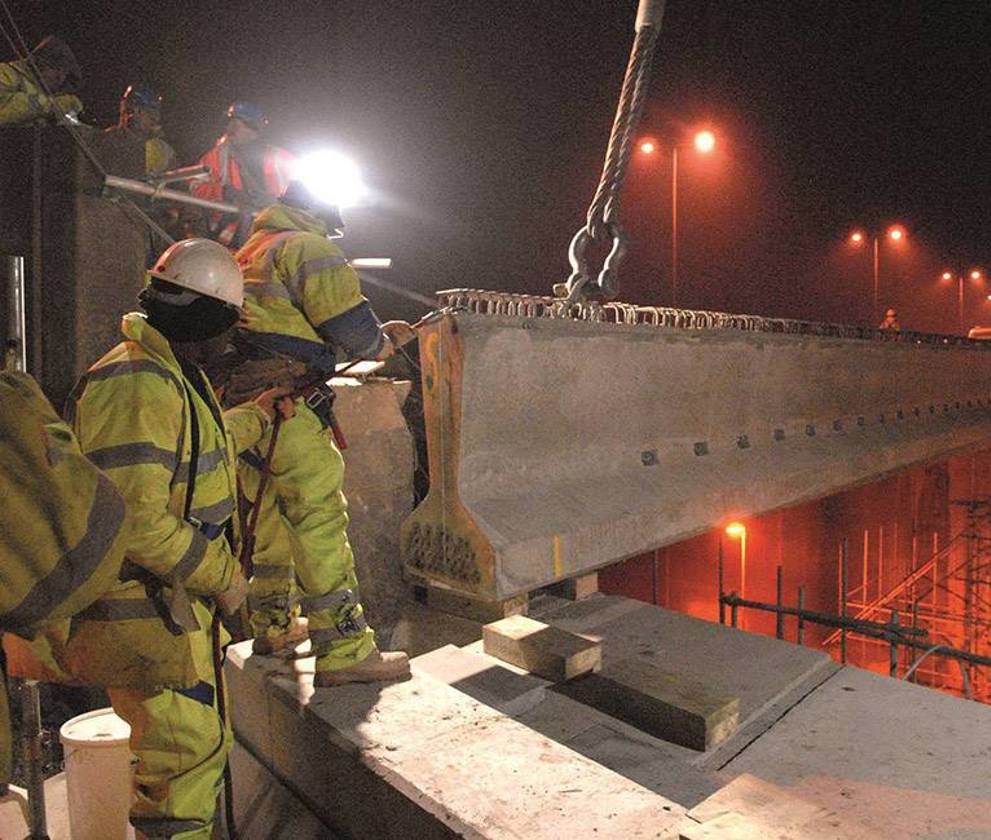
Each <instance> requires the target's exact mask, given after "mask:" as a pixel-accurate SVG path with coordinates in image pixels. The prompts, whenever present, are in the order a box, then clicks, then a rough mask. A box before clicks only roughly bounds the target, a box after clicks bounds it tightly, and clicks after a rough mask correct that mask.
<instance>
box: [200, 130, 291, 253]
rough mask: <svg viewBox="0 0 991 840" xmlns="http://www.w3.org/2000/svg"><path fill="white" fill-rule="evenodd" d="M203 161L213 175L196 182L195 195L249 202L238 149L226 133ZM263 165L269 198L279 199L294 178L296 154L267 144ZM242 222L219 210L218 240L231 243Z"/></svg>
mask: <svg viewBox="0 0 991 840" xmlns="http://www.w3.org/2000/svg"><path fill="white" fill-rule="evenodd" d="M199 163H200V165H201V166H206V167H208V168H209V170H210V176H209V178H207V179H206V180H205V181H200V182H198V183H195V184H193V186H192V192H193V195H195V196H198V197H199V198H205V199H208V200H210V201H228V202H229V201H235V202H237V201H238V199H239V198H240V202H239V203H245V202H246V201H247V197H246V196H245V195H244V192H245V185H244V179H243V178H242V176H241V165H240V163H239V162H238V159H237V152H236V151H234V150H232V149H231V143H230V141H229V139H228V137H227V135H226V134H225V135H224V136H223V137H221V138H220V139H219V140H218V141H217V142H216V144H215V145H214V147H213V148H212V149H210V151H208V152H207V153H206V154H205V155H203V157H201V158H200V160H199ZM262 168H263V173H262V174H263V180H264V189H265V192H266V193H267V194H268V198H269V200H272V199H276V198H278V197H279V196H280V195H282V193H283V191H284V190H285V188H286V187H287V186H289V182H290V181H291V180H292V170H293V155H292V154H291V153H290V152H288V151H286V150H285V149H280V148H279V147H278V146H266V147H265V153H264V157H263V164H262ZM264 203H266V204H267V203H268V202H267V201H266V202H264ZM248 209H261V208H260V207H256V208H248ZM239 224H240V219H237V218H229V217H224V216H223V215H222V214H220V213H215V214H214V215H213V216H212V218H211V227H213V228H216V229H217V239H218V241H220V242H222V243H223V244H224V245H230V244H231V242H232V241H233V239H234V235H235V234H236V232H237V228H238V225H239Z"/></svg>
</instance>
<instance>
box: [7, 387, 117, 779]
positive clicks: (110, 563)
mask: <svg viewBox="0 0 991 840" xmlns="http://www.w3.org/2000/svg"><path fill="white" fill-rule="evenodd" d="M0 405H2V406H3V411H0V442H2V443H0V497H2V498H3V520H2V527H0V633H17V634H18V635H21V636H25V637H31V636H33V635H34V633H35V631H36V630H38V629H39V627H40V626H41V625H42V624H47V623H50V622H57V621H61V620H64V619H68V618H69V616H71V615H73V614H74V613H77V612H79V611H80V610H82V609H84V608H85V607H88V606H89V605H90V604H92V603H93V602H94V601H95V600H96V599H97V598H98V597H99V596H101V595H102V594H103V593H105V592H106V591H107V590H109V589H110V588H111V587H112V586H113V585H114V583H115V582H116V580H117V573H118V572H119V571H120V566H121V561H122V560H123V558H124V549H125V542H126V539H127V534H126V531H125V529H124V527H123V523H124V499H123V498H122V497H121V495H120V493H119V492H118V491H117V489H116V488H115V487H114V485H113V483H112V482H111V481H110V480H109V479H108V478H107V477H106V476H105V475H103V474H102V473H101V472H100V471H99V470H98V469H97V468H96V467H95V466H93V464H92V463H90V462H89V461H88V460H87V459H86V458H85V456H84V455H83V454H82V452H80V450H79V444H78V443H77V442H76V438H75V436H74V435H73V434H72V431H71V430H70V429H69V427H68V426H67V425H66V424H65V423H64V422H62V420H61V418H60V417H59V416H58V415H57V414H56V413H55V410H54V409H53V408H52V406H51V405H50V404H49V402H48V400H47V399H45V396H44V394H42V392H41V388H39V387H38V383H36V382H35V381H34V380H33V379H32V378H31V377H30V376H28V375H27V374H23V373H0ZM10 740H11V738H10V725H9V719H8V712H7V691H6V686H5V685H4V679H3V674H2V673H0V786H2V785H4V784H6V783H7V782H8V781H9V780H10V767H11V749H10V748H11V743H10Z"/></svg>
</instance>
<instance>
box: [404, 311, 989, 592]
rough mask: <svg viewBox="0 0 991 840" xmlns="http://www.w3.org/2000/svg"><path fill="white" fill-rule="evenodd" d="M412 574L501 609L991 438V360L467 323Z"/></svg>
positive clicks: (484, 319) (649, 330) (430, 375)
mask: <svg viewBox="0 0 991 840" xmlns="http://www.w3.org/2000/svg"><path fill="white" fill-rule="evenodd" d="M420 347H421V359H422V364H423V382H424V416H425V420H426V425H427V437H428V449H429V456H430V465H431V468H430V473H431V477H432V482H431V488H430V494H428V496H427V498H426V499H425V500H424V501H423V502H422V503H421V505H420V506H419V507H418V508H417V510H416V511H415V512H414V513H413V515H412V516H411V517H410V519H409V520H408V521H407V522H406V523H405V525H404V526H403V555H404V563H405V565H406V567H407V569H408V570H409V571H410V573H411V574H414V575H416V576H418V577H420V578H423V579H427V580H434V581H437V582H439V583H443V584H445V585H448V586H451V587H454V588H456V589H460V590H461V591H465V592H476V593H480V594H484V595H485V596H486V597H488V598H491V599H494V600H501V599H505V598H508V597H511V596H513V595H515V594H518V593H520V592H525V591H529V590H533V589H536V588H539V587H541V586H544V585H547V584H550V583H553V582H554V581H557V580H561V579H563V578H567V577H573V576H576V575H579V574H583V573H586V572H589V571H593V570H595V569H596V568H598V567H601V566H602V565H604V564H607V563H610V562H615V561H617V560H620V559H622V558H624V557H628V556H632V555H635V554H638V553H641V552H643V551H645V550H648V549H651V548H656V547H659V546H663V545H668V544H672V543H675V542H678V541H680V540H683V539H685V538H687V537H690V536H692V535H694V534H697V533H700V532H702V531H705V530H708V529H710V528H712V527H714V526H715V525H718V524H719V523H720V522H722V521H724V520H725V519H727V518H729V517H731V516H748V515H752V514H757V513H761V512H765V511H769V510H773V509H775V508H779V507H784V506H787V505H793V504H796V503H798V502H801V501H805V500H809V499H813V498H818V497H821V496H825V495H828V494H830V493H834V492H836V491H838V490H840V489H842V488H845V487H850V486H852V485H855V484H858V483H862V482H865V481H868V480H872V479H876V478H879V477H881V476H883V475H885V474H887V473H890V472H892V471H894V470H897V469H901V468H904V467H907V466H909V465H912V464H916V463H921V462H925V461H930V460H937V459H940V458H945V457H947V456H948V455H950V454H951V453H953V452H957V451H960V450H963V449H966V448H968V447H976V446H979V445H982V444H985V445H986V443H987V440H988V439H989V438H991V347H981V346H949V345H945V346H930V345H922V344H914V343H911V342H891V341H870V340H861V339H837V338H825V337H813V336H803V335H786V334H771V333H756V332H743V331H736V330H711V331H705V330H678V329H671V328H658V327H652V326H627V325H617V324H595V323H588V322H577V321H568V320H547V319H532V320H526V319H522V318H509V317H501V316H479V315H469V314H457V315H454V316H451V317H449V318H446V319H442V320H440V321H438V322H436V323H435V324H433V325H431V326H429V327H428V328H426V330H425V332H424V334H423V335H421V339H420Z"/></svg>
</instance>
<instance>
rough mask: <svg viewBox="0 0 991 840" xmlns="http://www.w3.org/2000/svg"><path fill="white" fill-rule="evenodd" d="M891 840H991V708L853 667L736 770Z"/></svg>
mask: <svg viewBox="0 0 991 840" xmlns="http://www.w3.org/2000/svg"><path fill="white" fill-rule="evenodd" d="M726 770H727V772H731V773H752V774H753V775H755V776H759V777H761V778H763V779H765V780H767V781H769V782H772V783H774V784H777V785H782V786H786V787H787V786H790V787H791V788H792V789H793V790H794V791H795V792H796V793H798V794H800V795H801V796H803V797H804V798H806V799H809V800H811V801H814V802H817V803H820V804H822V805H823V806H826V807H832V808H834V809H837V810H846V811H849V812H855V813H857V814H859V815H861V816H862V817H864V818H865V819H867V820H868V821H870V822H871V823H872V824H874V825H877V826H878V827H883V828H884V830H885V831H886V832H887V833H886V834H885V836H886V837H933V838H935V837H940V838H950V837H960V838H964V837H966V838H976V837H982V838H991V708H989V707H988V706H984V705H980V704H978V703H971V702H966V701H961V700H959V699H957V698H954V697H950V696H948V695H945V694H941V693H939V692H936V691H933V690H931V689H927V688H924V687H922V686H915V685H911V684H909V683H905V682H902V681H900V680H892V679H889V678H887V677H882V676H879V675H877V674H873V673H870V672H868V671H862V670H860V669H857V668H852V667H845V668H843V669H842V670H841V671H839V672H837V673H836V674H834V675H833V676H831V677H830V678H829V679H828V680H827V681H826V682H825V683H823V684H822V685H821V686H820V687H819V688H818V689H816V690H815V691H814V692H812V693H811V694H810V695H809V696H807V697H806V698H805V699H804V700H802V702H800V703H798V704H797V705H796V706H795V707H794V708H793V709H791V710H790V711H789V712H788V714H786V715H785V716H784V717H782V718H781V719H780V720H779V721H778V722H777V723H776V724H775V726H774V727H773V728H772V729H771V730H770V731H768V732H766V733H765V734H764V735H763V736H762V737H760V738H759V739H757V740H756V741H755V742H754V743H752V744H751V745H749V746H748V747H747V748H746V749H745V750H744V751H743V752H741V753H740V754H739V755H738V756H737V757H736V758H735V759H734V760H733V761H731V762H730V763H729V764H728V765H727V766H726Z"/></svg>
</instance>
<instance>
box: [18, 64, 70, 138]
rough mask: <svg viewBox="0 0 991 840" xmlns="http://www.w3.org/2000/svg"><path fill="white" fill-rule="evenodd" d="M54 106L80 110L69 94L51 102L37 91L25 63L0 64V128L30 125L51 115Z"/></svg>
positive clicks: (35, 81) (39, 86)
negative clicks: (3, 126) (1, 126)
mask: <svg viewBox="0 0 991 840" xmlns="http://www.w3.org/2000/svg"><path fill="white" fill-rule="evenodd" d="M56 105H58V106H59V107H61V108H62V109H63V110H68V111H81V110H82V103H81V102H80V101H79V100H78V99H77V98H76V97H75V96H74V95H72V94H68V93H67V94H60V95H56V96H55V100H54V102H53V101H52V99H51V97H49V96H48V94H46V93H45V92H44V91H43V90H42V89H41V85H39V84H38V81H37V80H36V79H35V77H34V75H33V74H32V73H31V71H30V70H29V69H28V65H27V62H25V61H11V62H10V63H8V64H0V125H21V124H24V123H29V122H32V121H34V120H36V119H38V118H39V117H44V116H48V115H49V114H51V113H53V112H54V111H55V106H56Z"/></svg>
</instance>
